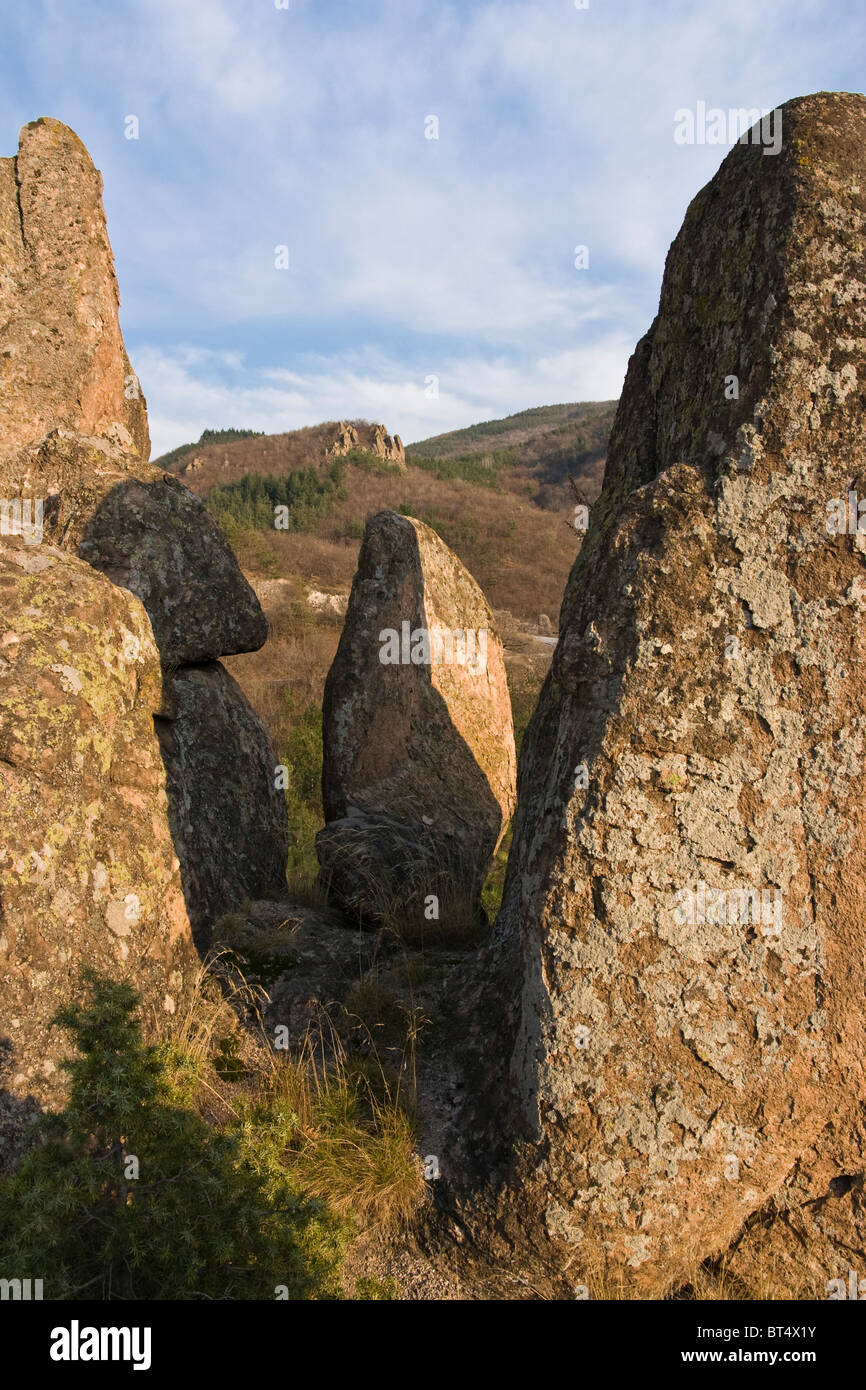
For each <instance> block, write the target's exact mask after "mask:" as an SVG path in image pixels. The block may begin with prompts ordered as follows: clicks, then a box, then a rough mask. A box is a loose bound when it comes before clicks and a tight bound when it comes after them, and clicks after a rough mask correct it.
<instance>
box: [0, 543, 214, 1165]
mask: <svg viewBox="0 0 866 1390" xmlns="http://www.w3.org/2000/svg"><path fill="white" fill-rule="evenodd" d="M161 689H162V673H161V669H160V662H159V653H158V652H157V649H156V645H155V643H154V640H153V633H152V631H151V627H150V623H149V621H148V618H147V614H146V613H145V611H144V609H143V607H142V606H141V604H140V603H139V601H138V599H136V598H134V597H133V596H132V595H131V594H128V593H125V592H124V590H122V589H118V588H115V586H114V585H112V584H110V583H109V581H108V580H107V579H105V578H104V577H103V576H102V575H100V574H97V573H95V572H94V571H93V570H92V569H90V567H89V566H88V565H86V564H84V563H83V561H81V560H77V559H76V558H75V557H74V556H71V555H67V554H64V553H63V552H62V551H60V550H57V549H56V548H55V547H53V546H48V545H42V546H39V547H38V548H37V547H30V546H28V545H26V543H25V542H24V541H23V540H21V539H20V538H9V539H7V540H5V541H4V543H3V545H2V547H0V789H2V804H0V1020H2V1022H0V1035H2V1036H3V1037H4V1039H5V1040H6V1041H7V1042H8V1043H10V1044H11V1046H12V1048H13V1052H14V1057H13V1061H12V1075H11V1076H10V1078H9V1082H10V1083H11V1088H12V1090H13V1091H15V1092H18V1093H20V1094H23V1095H27V1094H30V1095H36V1096H38V1097H39V1099H40V1100H47V1101H50V1100H51V1099H52V1098H53V1097H54V1094H55V1091H56V1088H57V1085H58V1083H59V1081H60V1073H58V1072H57V1068H56V1064H55V1061H53V1060H51V1059H52V1058H53V1057H55V1056H56V1048H57V1043H58V1038H57V1035H56V1034H54V1035H51V1036H49V1030H48V1025H49V1020H50V1018H51V1015H52V1014H53V1012H54V1011H55V1009H56V1008H57V1007H58V1005H59V1004H60V1002H61V1001H62V1000H63V998H64V990H65V989H67V988H68V986H69V983H70V981H71V980H72V979H73V978H74V976H75V974H76V972H77V970H78V967H79V966H80V965H81V964H84V963H86V964H89V965H91V966H94V967H95V968H97V969H104V970H105V971H106V972H107V973H110V974H118V973H121V974H124V975H126V976H128V977H129V978H130V979H131V980H132V981H133V983H135V984H136V986H138V987H140V988H142V989H143V990H144V992H145V994H146V995H147V996H148V997H149V998H151V999H153V1000H154V1001H155V1003H156V1004H157V1006H159V1005H164V1007H166V1008H167V1009H169V1010H170V1009H171V1008H172V1007H173V995H174V993H176V992H177V989H179V988H180V987H181V985H182V983H183V977H184V974H185V973H188V971H189V970H190V968H191V967H192V966H193V965H194V964H195V963H197V958H196V956H195V952H194V951H193V947H192V938H191V935H190V925H189V921H188V919H187V913H186V908H185V905H184V894H183V886H182V883H181V876H180V866H179V864H178V858H177V855H176V853H175V849H174V845H173V844H172V836H171V831H170V826H169V808H168V801H167V798H166V787H165V772H164V769H163V764H162V759H161V756H160V749H159V744H158V742H157V738H156V735H155V733H154V728H153V715H154V713H155V711H157V710H158V709H159V707H160V703H161V698H162V696H161ZM0 1109H2V1107H0ZM3 1128H4V1130H5V1126H3ZM13 1128H14V1126H13ZM0 1150H2V1143H0ZM0 1160H2V1151H0Z"/></svg>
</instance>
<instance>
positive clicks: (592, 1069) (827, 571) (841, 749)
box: [489, 94, 866, 1296]
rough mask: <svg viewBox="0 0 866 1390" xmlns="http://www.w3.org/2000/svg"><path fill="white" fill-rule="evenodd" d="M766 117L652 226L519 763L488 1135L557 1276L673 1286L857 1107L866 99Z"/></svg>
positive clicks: (518, 1208)
mask: <svg viewBox="0 0 866 1390" xmlns="http://www.w3.org/2000/svg"><path fill="white" fill-rule="evenodd" d="M777 114H778V113H777ZM781 122H782V134H783V139H782V148H781V151H780V152H779V153H778V154H775V155H774V154H772V153H770V152H768V151H767V150H765V149H764V147H763V146H762V145H761V144H760V143H752V142H749V143H742V144H737V145H736V146H735V147H734V148H733V149H732V151H731V152H730V154H729V155H728V156H727V158H726V159H725V161H724V163H723V164H722V166H721V168H720V170H719V172H718V173H717V175H716V176H715V178H713V180H712V181H711V182H710V183H709V184H708V185H707V186H706V187H705V188H704V189H703V190H702V191H701V192H700V193H699V194H698V196H697V197H696V198H695V199H694V201H693V202H692V204H691V205H690V207H689V209H688V212H687V214H686V218H685V222H684V224H683V227H682V230H681V231H680V233H679V235H678V236H677V238H676V240H675V242H674V243H673V245H672V247H671V250H670V253H669V255H668V259H667V265H666V269H665V275H664V282H663V286H662V292H661V301H660V305H659V312H658V316H657V318H656V320H655V322H654V323H653V325H652V327H651V329H650V331H649V333H648V334H647V335H646V337H645V338H644V339H643V340H642V341H641V342H640V343H639V344H638V347H637V349H636V351H635V354H634V356H633V357H632V359H631V361H630V363H629V369H628V374H627V378H626V382H625V388H624V391H623V396H622V399H621V402H620V405H619V409H618V413H617V417H616V422H615V425H614V430H613V436H612V439H611V442H610V448H609V452H608V463H607V471H606V476H605V486H604V490H603V493H602V496H601V498H600V499H599V502H598V503H597V505H596V507H595V508H594V510H593V515H592V521H591V525H590V529H589V532H588V535H587V539H586V541H585V543H584V546H583V548H582V550H581V553H580V555H579V557H578V559H577V562H576V564H575V567H574V570H573V572H572V575H571V578H570V581H569V584H568V588H567V591H566V595H565V600H564V603H563V608H562V614H561V628H560V637H559V643H558V646H557V648H556V652H555V655H554V659H553V665H552V668H551V671H550V675H549V677H548V679H547V681H546V683H545V686H544V689H543V692H542V695H541V698H540V702H539V705H538V708H537V710H536V712H535V715H534V717H533V720H532V723H531V725H530V728H529V731H528V733H527V736H526V741H525V743H524V751H523V754H522V758H521V767H520V777H519V792H518V812H517V816H516V819H515V833H514V843H513V849H512V853H511V860H510V864H509V871H508V878H507V883H506V889H505V895H504V901H503V908H502V914H501V917H500V919H499V926H498V933H497V941H498V944H499V952H500V957H501V959H502V962H503V974H504V980H503V983H502V985H501V992H502V994H503V997H505V998H510V1000H511V1001H513V1004H512V1005H511V1006H508V1005H507V1006H506V1009H505V1012H506V1013H507V1014H508V1015H509V1019H510V1020H511V1025H512V1026H511V1032H510V1041H509V1043H508V1046H509V1049H510V1051H511V1064H510V1086H511V1090H510V1097H509V1101H508V1104H507V1105H506V1106H505V1107H504V1108H501V1109H500V1110H499V1111H498V1113H497V1114H496V1116H495V1118H494V1120H493V1122H492V1124H491V1128H490V1131H489V1137H490V1147H491V1151H492V1148H493V1147H494V1146H495V1145H497V1144H498V1145H499V1149H500V1152H503V1153H504V1152H505V1151H506V1150H507V1149H508V1148H509V1146H510V1145H512V1143H513V1141H514V1139H515V1135H516V1134H521V1133H522V1135H523V1137H524V1140H525V1143H524V1146H523V1148H522V1150H521V1155H520V1156H518V1157H517V1158H515V1159H514V1160H513V1167H512V1182H511V1187H510V1189H508V1191H509V1193H510V1196H508V1197H507V1198H506V1201H505V1207H506V1208H507V1209H508V1210H507V1214H506V1217H505V1218H504V1219H505V1220H506V1224H508V1222H510V1229H511V1231H512V1233H513V1237H514V1240H515V1241H516V1242H518V1243H519V1244H520V1245H521V1246H522V1247H523V1248H524V1249H527V1248H528V1247H529V1246H530V1245H531V1246H533V1247H534V1249H535V1250H536V1251H537V1252H538V1253H539V1254H540V1256H541V1257H542V1258H543V1260H544V1261H546V1263H547V1266H548V1268H550V1269H551V1270H554V1271H556V1278H558V1279H561V1280H562V1281H563V1284H564V1282H565V1281H566V1279H567V1282H568V1283H570V1284H574V1283H577V1282H581V1281H584V1282H588V1281H590V1279H591V1277H593V1276H596V1277H599V1278H601V1279H603V1280H606V1281H607V1287H612V1286H617V1287H619V1286H620V1283H621V1284H622V1287H623V1288H624V1289H625V1290H626V1291H627V1292H628V1291H631V1292H633V1293H637V1294H643V1295H648V1296H653V1295H657V1294H659V1293H660V1292H661V1291H662V1290H664V1289H665V1288H667V1287H668V1286H669V1285H671V1284H672V1283H676V1282H677V1281H678V1280H679V1281H684V1280H685V1279H686V1278H687V1277H688V1276H689V1274H690V1272H691V1271H692V1270H693V1269H694V1267H695V1264H696V1263H697V1262H699V1261H700V1260H701V1259H703V1258H705V1257H707V1256H710V1255H712V1254H714V1253H716V1252H718V1251H720V1250H722V1249H723V1248H724V1247H725V1246H726V1245H727V1244H728V1243H729V1242H730V1241H731V1239H732V1238H733V1237H734V1236H735V1235H736V1233H737V1232H738V1231H739V1229H740V1228H741V1227H742V1225H743V1223H744V1222H745V1221H746V1219H747V1218H748V1217H749V1216H750V1214H751V1213H752V1212H755V1211H756V1210H757V1209H758V1208H759V1207H761V1206H762V1205H763V1204H765V1203H766V1202H767V1201H768V1199H769V1198H770V1197H771V1195H772V1194H773V1193H774V1192H776V1191H777V1190H778V1189H779V1188H780V1187H781V1185H782V1183H783V1182H784V1180H785V1178H786V1175H787V1174H788V1173H789V1171H790V1170H791V1169H792V1167H793V1165H795V1164H796V1163H797V1161H798V1159H799V1158H800V1156H801V1155H803V1154H804V1153H805V1152H806V1151H807V1150H809V1149H810V1147H811V1146H812V1145H813V1143H814V1142H815V1140H816V1137H817V1136H818V1135H819V1134H820V1133H821V1132H822V1131H823V1130H824V1128H825V1127H826V1125H827V1124H828V1122H829V1120H830V1118H831V1117H833V1116H836V1117H839V1119H840V1122H841V1125H842V1127H843V1128H844V1127H845V1125H846V1119H845V1117H846V1116H850V1115H851V1113H852V1111H853V1109H854V1108H855V1107H856V1106H857V1105H858V1104H859V1103H860V1102H861V1101H862V1099H863V1075H864V1072H863V1067H864V1061H866V989H864V984H866V981H864V969H866V912H864V889H863V884H864V881H866V802H864V798H863V787H862V774H863V755H864V732H866V656H864V603H866V562H864V561H866V534H864V532H863V530H862V529H859V528H862V527H866V518H864V519H863V520H861V521H860V522H859V524H858V508H859V507H862V511H863V512H866V503H860V502H859V501H858V499H860V498H864V499H866V451H864V429H863V419H864V415H863V408H864V394H863V380H864V374H866V350H864V343H866V292H864V287H863V281H864V259H863V244H864V242H863V238H864V232H866V153H864V152H866V100H864V99H863V98H862V97H859V96H852V95H845V94H843V95H827V94H821V95H818V96H812V97H807V98H803V99H800V100H797V101H793V102H790V103H788V104H787V105H786V106H784V107H783V108H782V110H781ZM735 379H736V380H735ZM849 494H856V495H855V496H849ZM840 509H841V512H840ZM840 514H844V515H845V517H846V520H845V523H844V527H843V529H841V530H837V529H835V526H836V521H837V519H838V518H839V516H840ZM509 1007H510V1010H511V1011H510V1013H509ZM825 1158H826V1156H825ZM844 1161H845V1160H844V1158H841V1157H840V1159H839V1163H844ZM825 1168H826V1162H825ZM844 1171H845V1170H844V1168H843V1169H841V1171H840V1174H839V1175H840V1176H843V1175H844ZM825 1177H826V1173H825ZM825 1190H826V1187H825ZM509 1203H510V1206H509ZM566 1268H567V1270H568V1274H567V1276H565V1275H564V1273H563V1271H564V1270H565V1269H566Z"/></svg>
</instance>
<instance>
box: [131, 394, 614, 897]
mask: <svg viewBox="0 0 866 1390" xmlns="http://www.w3.org/2000/svg"><path fill="white" fill-rule="evenodd" d="M614 407H615V403H614V402H589V403H586V404H571V405H555V406H544V407H541V408H540V409H537V410H527V411H523V412H521V413H520V414H517V415H512V416H509V417H507V418H506V419H503V420H488V421H485V422H484V423H483V424H480V425H473V426H471V427H470V428H468V429H465V430H454V431H452V432H450V433H448V434H442V435H438V436H436V437H435V438H434V439H428V440H423V441H421V442H420V443H418V444H413V445H412V446H411V448H409V449H408V450H407V451H406V454H405V458H404V455H403V447H402V445H401V444H400V440H399V436H397V435H395V436H391V435H389V434H388V433H387V431H386V430H385V427H384V426H383V425H377V424H373V423H371V422H370V421H367V420H353V421H350V422H345V421H339V422H338V421H334V420H331V421H326V422H324V423H323V424H320V425H313V426H309V427H307V428H305V429H300V430H293V431H291V432H288V433H285V434H273V435H264V434H255V433H253V432H252V431H241V430H220V431H215V430H205V431H204V433H203V434H202V437H201V439H200V440H199V441H198V443H197V444H191V445H184V446H182V447H181V448H179V449H174V450H172V451H171V453H169V454H165V455H163V457H162V458H161V459H157V460H156V464H157V466H158V467H162V468H163V469H165V470H166V471H168V472H171V473H174V474H176V475H177V476H178V477H180V478H181V480H182V481H183V482H184V483H185V484H186V485H187V486H188V487H189V488H190V489H191V490H192V491H194V492H196V493H197V494H198V495H199V496H200V497H202V498H203V499H204V500H205V502H206V504H207V506H208V508H209V509H210V511H211V512H212V514H213V515H214V517H215V518H216V519H217V521H218V522H219V524H220V526H221V527H222V529H223V531H224V533H225V535H226V537H227V539H228V540H229V542H230V544H231V545H232V547H233V549H234V551H235V553H236V555H237V556H238V559H239V561H240V563H241V567H242V569H243V571H244V573H245V574H246V576H247V578H248V579H249V581H250V583H251V584H252V585H253V587H254V589H255V590H256V593H257V594H258V596H259V599H260V601H261V603H262V607H263V608H264V610H265V613H266V615H267V618H268V622H269V624H270V637H269V640H268V642H267V643H266V644H265V646H264V647H263V648H262V650H261V651H257V652H254V653H251V654H247V655H244V656H239V657H230V658H227V660H226V663H225V664H226V666H227V667H228V669H229V670H230V671H231V673H232V674H233V675H234V676H235V678H236V679H237V680H238V681H239V682H240V684H241V685H242V687H243V689H244V691H245V693H246V694H247V696H248V698H249V699H250V701H251V703H252V705H253V707H254V709H255V711H256V713H257V714H258V716H259V717H260V718H261V719H262V720H263V722H264V723H265V725H266V726H267V728H268V730H269V731H270V734H271V737H272V738H273V741H274V745H275V747H276V750H277V753H278V756H279V758H280V761H281V762H284V763H286V764H287V765H288V766H290V767H292V769H293V786H294V787H296V788H297V790H298V795H297V797H296V799H295V800H293V801H292V803H291V804H290V824H291V828H292V847H291V850H290V859H289V865H290V872H291V873H292V874H293V875H294V876H295V877H297V875H298V874H299V873H301V874H303V873H304V872H305V871H306V872H311V871H312V866H313V865H314V863H315V859H314V856H313V853H312V837H313V835H314V833H315V831H316V829H318V827H319V825H320V824H321V804H320V798H319V778H320V769H321V702H322V691H323V688H324V682H325V676H326V674H327V672H328V669H329V667H330V665H331V663H332V661H333V659H334V656H335V653H336V650H337V643H338V641H339V636H340V631H341V628H342V625H343V615H344V614H345V610H346V603H347V601H348V595H349V590H350V588H351V585H352V579H353V577H354V574H355V570H356V567H357V561H358V551H359V547H360V542H361V537H362V535H363V532H364V525H365V522H366V520H367V518H368V517H369V516H372V515H375V513H376V512H380V511H382V510H383V509H384V508H389V509H391V510H393V511H396V512H402V513H403V514H404V515H409V516H414V517H417V518H418V519H419V520H421V521H424V522H426V523H427V524H428V525H429V526H431V527H432V528H433V530H434V531H436V532H437V533H438V535H440V536H441V537H442V539H443V540H444V541H445V543H446V545H448V546H450V547H451V549H452V550H453V551H454V552H455V553H456V554H457V555H458V557H459V558H460V560H461V561H462V562H463V564H464V565H465V566H466V568H467V569H468V570H469V572H470V574H471V575H472V576H473V578H474V579H475V580H477V582H478V583H479V584H480V586H481V588H482V590H483V592H484V594H485V595H486V597H487V599H488V601H489V602H490V604H491V605H492V607H493V608H494V610H495V611H496V614H497V622H498V626H499V629H500V632H501V634H502V637H503V641H504V644H505V658H506V666H507V672H508V681H509V688H510V692H511V700H512V706H513V709H514V718H515V729H516V733H517V737H518V740H519V738H520V736H521V733H522V730H523V728H524V727H525V725H526V722H527V720H528V718H529V715H530V713H531V710H532V707H533V705H534V703H535V700H536V698H537V694H538V690H539V688H540V685H541V681H542V679H543V677H544V672H545V671H546V669H547V666H548V664H549V661H550V656H551V652H552V644H553V636H552V634H553V632H554V631H555V628H556V622H557V618H558V614H559V605H560V601H561V598H562V593H563V590H564V588H565V582H566V579H567V577H568V574H569V571H570V570H571V566H572V564H573V562H574V559H575V556H576V555H577V552H578V549H579V546H580V533H579V532H578V531H577V530H575V528H574V526H573V524H572V523H573V517H574V502H575V498H574V493H573V489H572V487H571V485H570V483H569V478H573V479H574V480H575V482H576V484H577V486H578V487H579V488H580V490H581V492H582V494H584V495H585V496H586V497H587V499H588V500H590V501H592V500H594V498H595V497H596V495H597V493H598V490H599V488H600V485H601V475H602V472H603V469H604V459H605V451H606V446H607V438H608V434H609V432H610V426H611V424H612V420H613V412H614ZM278 507H283V508H285V512H284V513H283V516H282V518H281V519H282V520H283V521H284V522H285V529H279V530H278V529H276V527H275V525H274V522H275V509H276V508H278Z"/></svg>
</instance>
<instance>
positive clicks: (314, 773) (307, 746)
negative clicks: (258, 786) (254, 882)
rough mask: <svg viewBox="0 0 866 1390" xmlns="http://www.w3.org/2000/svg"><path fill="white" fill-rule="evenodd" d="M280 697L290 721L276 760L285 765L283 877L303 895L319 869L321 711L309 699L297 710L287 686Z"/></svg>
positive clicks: (307, 891)
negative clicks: (286, 847)
mask: <svg viewBox="0 0 866 1390" xmlns="http://www.w3.org/2000/svg"><path fill="white" fill-rule="evenodd" d="M283 699H284V703H285V707H286V711H285V712H286V714H287V715H288V716H289V717H290V718H292V720H293V722H292V725H291V728H290V730H289V733H288V737H287V740H286V743H285V745H284V747H283V750H282V754H281V757H280V762H281V763H282V764H283V765H284V766H285V767H287V768H288V773H289V776H288V783H289V785H288V787H287V788H286V810H287V813H288V819H289V858H288V865H287V869H286V876H287V878H288V880H289V882H290V883H291V884H292V886H293V888H295V889H300V891H301V892H302V893H303V894H304V896H306V895H307V893H309V891H310V890H311V888H312V884H313V882H314V880H315V878H316V876H317V874H318V871H319V861H318V859H317V858H316V832H317V831H318V830H320V829H321V828H322V826H323V825H324V823H325V816H324V811H323V810H322V710H321V707H320V706H319V705H317V704H316V703H315V702H312V701H311V702H310V704H308V705H306V706H305V708H304V709H303V710H299V709H298V707H297V702H296V701H295V699H294V697H293V695H292V692H291V690H289V689H288V688H286V690H285V692H284V696H283ZM305 889H306V893H305V892H304V890H305Z"/></svg>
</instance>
